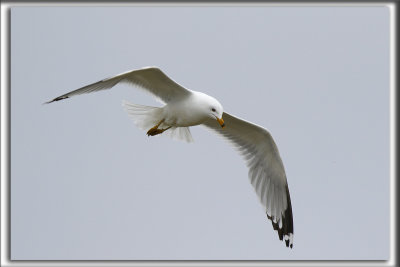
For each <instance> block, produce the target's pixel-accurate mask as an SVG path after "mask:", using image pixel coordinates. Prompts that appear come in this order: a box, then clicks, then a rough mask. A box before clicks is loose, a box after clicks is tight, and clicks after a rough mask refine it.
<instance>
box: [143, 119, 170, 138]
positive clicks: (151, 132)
mask: <svg viewBox="0 0 400 267" xmlns="http://www.w3.org/2000/svg"><path fill="white" fill-rule="evenodd" d="M163 122H164V120H161V121H160V122H159V123H157V125H156V126H154V127H153V128H151V129H150V130H148V131H147V135H148V136H150V135H151V136H154V135H157V134H162V133H163V132H165V131H166V130H168V129H169V128H171V126H169V127H167V128H165V129H158V127H159V126H160V125H161V123H163Z"/></svg>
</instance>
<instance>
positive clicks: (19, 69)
mask: <svg viewBox="0 0 400 267" xmlns="http://www.w3.org/2000/svg"><path fill="white" fill-rule="evenodd" d="M153 65H154V66H158V67H160V68H161V69H162V70H163V71H164V72H165V73H166V74H168V75H169V76H170V77H171V78H173V79H174V80H175V81H177V82H178V83H180V84H181V85H183V86H185V87H188V88H190V89H193V90H197V91H202V92H205V93H207V94H209V95H212V96H214V97H216V98H217V99H218V100H220V102H221V103H222V105H223V106H224V108H225V110H226V111H228V112H230V113H232V114H234V115H237V116H239V117H241V118H244V119H246V120H249V121H251V122H254V123H256V124H259V125H262V126H264V127H266V128H267V129H268V130H269V131H270V132H271V133H272V135H273V137H274V139H275V141H276V143H277V145H278V148H279V150H280V154H281V156H282V160H283V162H284V165H285V168H286V173H287V178H288V183H289V189H290V193H291V199H292V206H293V216H294V232H295V233H294V247H293V249H292V250H290V249H287V248H286V247H285V246H284V243H283V242H281V241H279V239H278V236H277V233H276V232H275V231H274V230H273V229H272V226H271V223H270V221H269V220H267V218H266V216H265V214H264V211H263V209H262V206H261V204H260V203H259V201H258V199H257V196H256V194H255V192H254V190H253V188H252V186H251V185H250V183H249V180H248V178H247V168H246V165H245V163H244V161H243V160H242V159H241V158H240V156H239V155H238V154H237V153H236V152H235V151H234V149H232V147H230V146H229V145H228V144H227V143H226V142H223V141H221V140H222V139H221V138H220V137H218V136H216V135H215V134H213V133H211V132H208V131H207V130H206V129H205V128H202V127H200V126H197V127H193V128H192V134H193V137H194V139H195V143H194V144H187V143H184V142H178V141H174V140H171V139H169V138H167V137H162V136H161V137H153V138H149V137H147V136H146V133H145V132H144V131H141V130H139V129H138V128H136V127H135V126H134V124H133V122H132V121H131V120H130V118H129V116H128V115H127V114H126V113H125V111H124V110H123V108H122V106H121V102H122V100H123V99H126V100H128V101H130V102H133V103H138V104H147V105H154V106H159V104H158V103H157V102H156V101H154V100H153V99H152V97H151V96H148V95H146V94H144V93H142V92H140V91H139V90H137V89H135V88H130V87H128V86H124V85H118V86H116V87H115V88H114V89H112V90H110V91H107V92H99V93H95V94H89V95H82V96H77V97H73V98H71V99H68V100H65V101H61V102H57V103H53V104H51V105H42V103H43V102H45V101H48V100H50V99H52V98H54V97H56V96H59V95H61V94H63V93H66V92H68V91H70V90H73V89H76V88H79V87H81V86H83V85H86V84H89V83H92V82H95V81H98V80H100V79H103V78H106V77H108V76H112V75H115V74H118V73H120V72H124V71H127V70H130V69H136V68H141V67H144V66H153ZM11 86H12V87H11V175H12V176H11V179H12V180H11V183H12V184H11V190H12V191H11V227H12V228H11V256H12V259H14V260H17V259H18V260H28V259H33V260H37V259H56V260H64V259H76V260H84V259H85V260H86V259H89V260H90V259H93V260H94V259H96V260H114V259H120V260H180V259H185V260H281V259H288V260H300V259H301V260H363V259H373V260H382V259H388V257H389V10H388V9H387V8H383V7H382V8H380V7H365V8H360V7H343V8H340V7H326V8H312V7H298V8H290V7H184V8H182V7H181V8H179V7H123V8H122V7H119V8H117V7H115V8H111V7H104V8H91V7H86V8H83V7H81V8H72V7H68V8H67V7H59V8H44V7H34V8H13V9H12V12H11Z"/></svg>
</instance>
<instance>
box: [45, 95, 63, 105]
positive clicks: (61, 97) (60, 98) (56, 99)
mask: <svg viewBox="0 0 400 267" xmlns="http://www.w3.org/2000/svg"><path fill="white" fill-rule="evenodd" d="M66 98H69V97H68V96H59V97H56V98H54V99H53V100H50V101H47V102H44V103H43V104H42V105H44V104H50V103H53V102H55V101H60V100H63V99H66Z"/></svg>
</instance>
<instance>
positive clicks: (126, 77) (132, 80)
mask: <svg viewBox="0 0 400 267" xmlns="http://www.w3.org/2000/svg"><path fill="white" fill-rule="evenodd" d="M120 82H126V83H129V84H132V85H135V86H138V87H141V88H142V89H145V90H146V91H148V92H150V93H152V94H153V95H154V96H155V97H157V98H159V99H160V100H161V101H163V102H164V103H168V102H170V101H171V100H172V99H177V98H180V97H184V96H185V95H188V94H190V93H191V91H190V90H188V89H186V88H184V87H183V86H181V85H179V84H177V83H176V82H174V81H173V80H171V79H170V78H169V77H168V76H167V75H166V74H165V73H164V72H162V71H161V70H160V69H159V68H156V67H148V68H143V69H138V70H132V71H128V72H124V73H121V74H118V75H117V76H114V77H110V78H107V79H104V80H101V81H98V82H96V83H92V84H89V85H87V86H84V87H82V88H79V89H76V90H74V91H71V92H69V93H66V94H64V95H61V96H59V97H56V98H54V99H53V100H51V101H49V102H46V104H48V103H51V102H54V101H59V100H63V99H66V98H69V97H71V96H74V95H80V94H86V93H91V92H96V91H100V90H106V89H110V88H112V87H114V86H115V85H116V84H118V83H120Z"/></svg>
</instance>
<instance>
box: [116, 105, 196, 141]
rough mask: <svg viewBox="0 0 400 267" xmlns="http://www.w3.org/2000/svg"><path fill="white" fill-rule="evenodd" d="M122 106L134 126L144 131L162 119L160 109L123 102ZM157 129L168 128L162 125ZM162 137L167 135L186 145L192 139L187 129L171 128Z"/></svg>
mask: <svg viewBox="0 0 400 267" xmlns="http://www.w3.org/2000/svg"><path fill="white" fill-rule="evenodd" d="M122 106H123V107H124V108H125V110H126V111H127V112H128V114H129V116H130V117H131V118H132V119H133V122H134V123H135V125H136V126H137V127H139V128H140V129H142V130H145V131H147V130H149V129H151V128H153V127H154V126H155V125H157V124H158V123H159V122H160V121H161V120H162V119H163V111H162V108H158V107H150V106H143V105H138V104H133V103H129V102H128V101H123V102H122ZM159 127H160V128H161V129H165V128H167V127H169V125H165V124H164V123H162V124H161V125H160V126H159ZM162 135H168V136H169V137H171V138H172V139H175V140H181V141H186V142H188V143H191V142H193V137H192V134H191V133H190V130H189V127H174V126H172V127H171V128H170V129H168V130H166V131H165V132H164V133H163V134H162Z"/></svg>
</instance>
